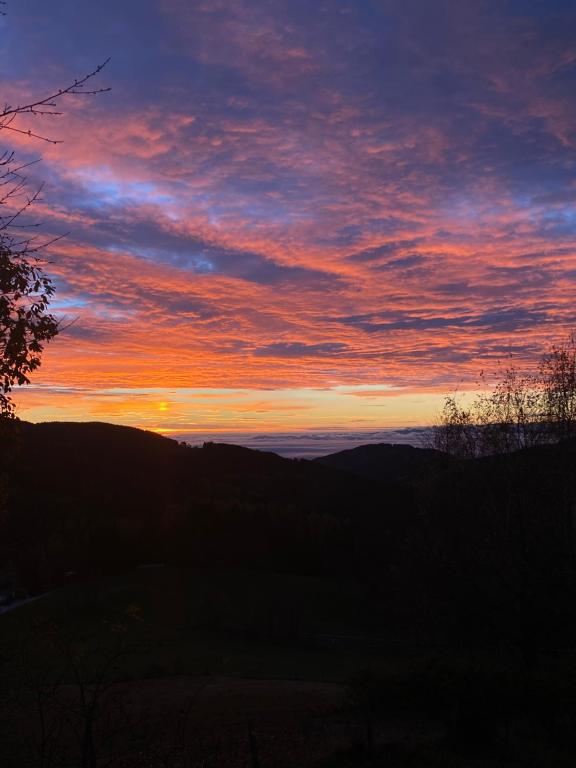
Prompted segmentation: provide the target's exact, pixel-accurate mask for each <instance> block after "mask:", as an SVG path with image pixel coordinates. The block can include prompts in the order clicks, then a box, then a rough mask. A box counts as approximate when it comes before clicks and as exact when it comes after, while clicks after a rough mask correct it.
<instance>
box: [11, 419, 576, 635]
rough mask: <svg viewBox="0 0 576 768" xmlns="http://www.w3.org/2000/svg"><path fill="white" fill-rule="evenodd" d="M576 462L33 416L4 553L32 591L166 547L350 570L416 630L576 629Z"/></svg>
mask: <svg viewBox="0 0 576 768" xmlns="http://www.w3.org/2000/svg"><path fill="white" fill-rule="evenodd" d="M575 468H576V443H565V444H562V445H549V446H542V447H540V448H535V449H531V450H526V451H520V452H518V453H516V454H511V455H506V456H489V457H485V458H482V459H475V460H469V461H455V460H453V459H451V458H449V457H447V456H445V455H443V454H441V453H438V452H436V451H432V450H426V449H418V448H413V447H410V446H406V445H388V444H383V445H368V446H362V447H360V448H355V449H353V450H347V451H342V452H340V453H337V454H333V455H331V456H327V457H323V458H322V459H319V460H315V461H307V460H302V459H285V458H282V457H280V456H277V455H276V454H272V453H263V452H260V451H255V450H251V449H248V448H241V447H238V446H234V445H226V444H216V443H206V444H205V445H204V446H203V447H198V448H191V447H188V446H186V445H183V444H180V443H178V442H176V441H174V440H170V439H167V438H163V437H160V436H158V435H155V434H153V433H150V432H144V431H142V430H137V429H131V428H128V427H118V426H113V425H110V424H100V423H84V424H78V423H72V424H66V423H52V424H50V423H47V424H25V423H22V424H20V439H19V447H18V450H17V452H16V456H15V458H14V461H13V462H12V466H11V468H10V474H11V478H12V490H11V499H10V505H9V509H8V511H7V514H5V515H4V516H3V518H2V520H1V521H0V523H1V534H2V535H1V536H0V563H7V564H8V566H7V567H6V569H5V570H6V574H5V576H4V577H3V578H4V581H5V582H6V583H7V582H8V581H9V580H10V578H12V577H11V576H10V573H14V574H15V575H16V576H15V578H16V580H17V586H18V588H21V589H23V590H24V591H28V592H29V593H32V594H38V593H41V592H45V591H47V590H48V589H51V588H52V587H53V586H55V585H59V584H63V583H66V582H67V580H68V579H69V578H70V574H72V576H71V577H72V578H74V579H78V580H87V579H93V578H99V577H102V576H108V575H110V576H112V575H114V574H118V573H119V572H121V571H123V570H124V571H125V570H130V569H134V568H137V567H138V566H140V565H145V564H149V563H164V564H166V565H167V566H172V567H176V568H189V567H193V568H215V569H226V570H227V571H229V572H247V571H248V570H250V571H251V572H257V573H260V574H262V575H263V576H262V578H264V579H265V578H267V577H266V576H265V575H264V574H270V573H283V574H292V575H297V576H299V577H306V578H308V577H310V576H313V577H322V578H328V579H331V578H338V579H340V578H350V579H352V580H358V581H361V582H362V583H364V584H365V585H367V588H368V589H369V590H370V594H371V595H372V596H373V597H374V599H375V602H376V604H378V605H379V606H381V617H380V619H378V621H382V623H383V625H385V626H387V627H390V626H391V625H393V627H394V631H397V630H398V628H400V627H404V628H405V631H406V632H410V633H412V632H413V633H414V637H418V636H419V635H420V634H421V631H422V629H421V628H422V627H426V628H427V631H430V632H433V633H436V632H438V633H441V634H442V636H443V637H444V638H445V637H446V636H447V635H450V636H453V637H462V636H463V634H464V633H465V632H467V633H468V636H469V637H473V636H477V635H478V633H479V632H486V633H493V634H492V639H491V640H490V642H492V641H493V638H494V633H495V632H504V634H505V635H506V637H509V638H511V637H512V636H513V633H514V632H517V633H519V634H520V635H521V641H522V642H527V640H526V638H527V637H529V636H530V635H531V634H532V635H533V636H534V637H536V636H537V635H538V633H541V632H543V631H544V630H546V631H548V630H550V631H551V632H552V635H553V636H554V637H555V638H556V639H555V642H556V641H558V642H560V639H562V642H564V639H565V638H567V637H568V636H570V637H571V636H572V635H571V633H573V636H574V638H575V641H576V609H574V607H573V606H574V605H576V576H575V574H576V525H575V523H574V508H575V503H576V501H575V500H576V490H575V489H576V469H575ZM544 616H546V617H547V618H546V621H543V620H542V618H543V617H544ZM555 617H557V618H555ZM533 622H538V627H535V626H533ZM519 627H521V631H520V630H519ZM503 628H504V629H505V631H504V629H503ZM539 636H540V641H541V642H544V640H542V637H543V634H540V635H539ZM514 642H520V640H514Z"/></svg>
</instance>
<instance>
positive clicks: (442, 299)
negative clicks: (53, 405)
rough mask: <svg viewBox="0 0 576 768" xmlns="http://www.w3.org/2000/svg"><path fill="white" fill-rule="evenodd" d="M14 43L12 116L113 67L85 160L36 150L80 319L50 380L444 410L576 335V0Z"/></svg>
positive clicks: (63, 30) (412, 8)
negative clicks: (499, 367)
mask: <svg viewBox="0 0 576 768" xmlns="http://www.w3.org/2000/svg"><path fill="white" fill-rule="evenodd" d="M135 20H137V21H135ZM9 24H10V27H9V28H10V30H11V31H10V35H9V36H8V42H7V47H6V51H5V52H4V53H3V60H4V61H6V62H8V63H9V66H10V83H9V84H8V85H7V86H6V87H7V95H6V98H9V99H10V100H15V101H18V100H19V98H20V97H23V96H24V95H25V94H30V93H35V92H43V90H44V89H45V88H48V87H50V86H52V85H54V84H60V83H62V82H64V81H65V80H66V77H67V76H68V74H69V73H73V74H74V75H76V74H79V73H80V72H83V71H87V70H89V69H90V68H91V67H92V66H93V64H94V63H96V62H98V61H100V60H101V59H103V58H105V56H107V55H111V56H112V63H111V65H110V66H109V68H107V70H105V72H104V73H103V75H102V82H103V84H105V85H108V84H110V85H112V86H113V90H112V92H111V93H110V94H108V95H105V96H104V95H103V96H102V97H100V98H97V99H94V100H90V101H88V102H81V103H78V102H70V101H68V102H66V104H65V106H66V116H65V117H64V118H63V119H62V120H60V121H56V122H54V123H51V124H50V130H51V131H54V132H55V133H54V135H57V137H58V138H62V139H64V143H63V144H61V145H58V146H55V147H48V146H47V147H43V146H42V147H39V146H36V145H31V144H30V142H29V141H28V140H27V138H26V137H14V141H15V146H16V148H17V150H18V151H19V152H20V153H22V156H23V157H30V158H31V157H33V156H34V155H35V153H38V152H40V151H42V152H43V153H44V163H43V164H41V166H40V167H38V168H36V167H35V168H34V171H33V174H34V177H33V178H32V179H31V181H32V183H34V181H36V180H40V179H41V178H44V179H45V180H46V182H47V184H46V188H45V193H44V198H45V199H44V201H43V202H42V203H41V204H40V205H39V206H38V207H37V213H38V217H39V218H40V219H41V220H42V222H43V227H44V231H45V232H46V234H47V236H50V235H51V234H58V233H61V232H70V236H69V238H68V239H67V240H65V241H63V242H62V243H59V244H58V246H57V247H56V248H54V249H53V251H52V253H51V254H50V259H51V262H52V263H51V264H50V266H49V270H50V272H51V274H53V275H54V276H55V279H56V283H57V288H58V294H57V295H58V300H59V302H60V308H59V311H61V312H62V313H64V314H67V315H71V316H72V317H74V318H76V319H75V322H74V324H73V326H72V327H71V328H69V329H68V330H67V331H66V332H64V333H63V334H62V335H61V337H60V338H59V339H57V340H56V341H55V343H54V344H53V345H51V346H50V348H49V350H48V354H47V355H46V358H45V362H44V366H43V368H42V369H41V371H40V372H39V374H38V377H37V378H38V381H39V382H42V383H45V384H46V385H48V384H50V385H53V386H62V385H63V384H67V383H70V382H73V383H74V384H75V385H77V386H86V387H110V386H123V387H132V386H135V385H139V386H160V387H170V386H175V387H190V386H202V387H218V386H219V385H221V383H222V381H223V379H224V380H225V381H226V382H227V384H228V385H229V386H232V387H241V388H242V387H248V388H261V389H267V388H271V387H302V386H307V387H317V388H318V389H319V390H321V389H322V388H326V387H330V386H333V385H334V384H346V385H360V384H366V385H370V384H374V383H377V384H379V385H381V384H384V385H394V386H405V387H408V388H411V387H414V386H416V387H419V388H421V389H422V390H426V391H428V390H430V391H437V389H438V388H439V387H442V386H445V387H450V386H451V384H452V382H454V381H460V380H463V379H464V380H470V379H471V380H475V376H476V374H477V372H478V370H479V369H480V368H481V367H484V365H485V364H486V363H490V362H491V361H494V360H496V359H497V358H498V356H500V355H502V350H506V349H509V348H510V345H513V346H514V345H515V349H516V351H517V354H518V355H519V356H520V357H521V358H522V359H523V360H526V361H527V360H529V359H534V358H535V357H536V356H537V355H538V353H539V351H540V350H541V349H542V348H543V347H544V346H545V345H546V344H547V343H548V341H550V340H553V339H556V338H559V337H561V336H562V335H564V334H565V333H566V332H567V331H568V330H569V329H570V328H571V326H572V325H573V324H574V322H575V320H576V317H575V312H574V309H573V307H574V274H575V273H576V215H575V213H574V194H575V192H574V180H573V178H574V167H575V166H574V163H575V154H574V152H575V150H576V132H575V129H574V126H575V125H576V106H575V102H574V98H573V93H574V87H575V86H576V53H575V51H576V35H575V33H574V29H576V14H575V11H574V8H573V7H572V4H571V3H568V2H560V1H559V0H558V1H557V2H550V3H542V2H540V1H539V0H525V1H523V2H516V1H515V0H514V2H512V0H510V1H507V2H505V3H502V2H496V0H486V2H483V3H454V2H452V1H451V0H438V2H435V3H433V4H431V3H429V2H426V1H425V0H406V2H403V3H400V2H397V0H376V2H374V1H373V0H370V1H369V0H358V1H355V2H351V0H335V1H334V2H333V1H332V0H330V1H328V0H320V1H319V2H317V3H309V2H305V1H304V0H294V2H292V0H291V1H290V2H288V0H270V2H267V3H261V2H257V0H234V1H231V0H230V1H229V0H213V1H212V0H211V2H195V3H189V2H184V0H162V2H156V0H154V1H153V0H143V2H138V3H136V2H135V0H127V2H126V3H117V2H116V3H113V2H112V0H103V2H102V3H100V4H99V5H98V7H96V6H90V5H86V7H85V8H83V10H82V12H81V13H78V12H77V8H76V4H75V3H73V2H72V0H62V3H59V4H58V7H57V8H55V7H51V8H50V9H49V10H47V9H46V8H45V5H44V4H43V3H41V2H40V0H22V2H21V3H18V6H17V7H16V6H15V8H14V9H13V13H11V15H10V19H9ZM70 40H75V41H79V42H78V45H70ZM516 333H520V334H521V337H522V340H521V342H517V341H515V339H514V334H516Z"/></svg>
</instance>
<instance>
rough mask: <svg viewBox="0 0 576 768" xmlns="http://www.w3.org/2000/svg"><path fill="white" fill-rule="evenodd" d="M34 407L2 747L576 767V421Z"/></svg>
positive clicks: (235, 759)
mask: <svg viewBox="0 0 576 768" xmlns="http://www.w3.org/2000/svg"><path fill="white" fill-rule="evenodd" d="M10 429H13V430H16V431H15V433H14V434H13V435H12V444H13V445H15V446H16V449H15V450H14V451H11V452H10V455H8V454H7V455H5V456H4V459H3V462H4V469H5V470H6V471H8V472H9V474H10V477H11V492H10V497H9V500H8V503H7V504H6V505H5V507H4V510H5V511H4V513H3V519H2V537H1V540H0V549H1V562H2V564H3V565H2V572H1V578H0V582H1V585H2V586H1V589H0V595H1V599H2V601H3V602H4V603H5V605H4V609H6V608H12V609H11V610H7V611H5V613H4V615H1V616H0V661H1V667H0V674H1V676H2V686H1V689H0V690H1V695H0V707H1V717H0V754H1V755H2V765H3V766H12V765H13V766H42V768H52V767H53V766H54V767H55V766H63V767H64V766H66V767H67V766H82V768H96V767H97V768H101V767H103V766H108V765H120V766H126V767H127V768H128V767H131V766H174V768H177V767H178V766H183V767H184V766H186V767H188V768H190V767H191V766H215V767H217V766H228V765H230V766H250V768H254V766H261V768H266V767H267V766H318V767H319V766H326V768H328V767H329V766H362V765H366V766H402V767H403V766H423V767H424V768H425V767H426V766H442V767H443V768H444V767H445V766H508V765H525V766H564V765H565V766H568V765H570V766H571V765H573V763H574V758H575V755H576V745H575V744H574V737H573V734H574V730H575V726H576V573H575V569H576V539H575V535H576V531H575V530H574V526H575V510H576V472H575V467H576V462H575V460H576V442H574V441H572V440H565V441H562V442H559V443H555V444H541V445H534V446H533V447H530V448H525V449H522V450H519V451H511V452H508V453H506V454H491V455H489V456H484V457H481V456H480V457H478V458H472V459H471V458H468V459H462V458H459V457H457V456H450V455H448V454H445V453H439V452H437V451H434V450H431V449H426V450H423V449H422V450H421V449H416V448H411V449H410V448H406V447H402V446H388V445H383V446H370V447H364V448H360V449H356V450H353V451H347V452H345V453H343V454H339V455H336V456H332V457H328V458H326V459H323V460H319V461H314V462H310V461H304V460H287V459H282V458H280V457H278V456H276V455H273V454H265V453H260V452H257V451H251V450H248V449H243V448H239V447H235V446H229V445H216V444H207V445H205V446H204V447H203V448H190V447H188V446H186V445H182V444H178V443H176V442H174V441H171V440H167V439H165V438H162V437H159V436H156V435H153V434H150V433H145V432H141V431H138V430H134V429H129V428H125V427H115V426H111V425H106V424H64V423H58V424H56V423H55V424H39V425H32V424H26V423H21V422H17V421H12V422H11V425H10ZM394 479H395V480H396V481H394ZM31 598H37V599H32V600H31ZM26 600H28V601H29V602H28V603H27V604H23V605H20V607H18V608H14V605H16V604H17V603H18V601H22V602H25V601H26Z"/></svg>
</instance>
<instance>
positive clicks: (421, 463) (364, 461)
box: [316, 443, 455, 483]
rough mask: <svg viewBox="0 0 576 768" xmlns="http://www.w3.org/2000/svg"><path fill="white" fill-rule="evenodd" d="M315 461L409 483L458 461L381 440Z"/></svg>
mask: <svg viewBox="0 0 576 768" xmlns="http://www.w3.org/2000/svg"><path fill="white" fill-rule="evenodd" d="M316 461H317V462H318V463H319V464H323V465H324V466H327V467H332V468H333V469H341V470H345V471H347V472H354V473H355V474H357V475H366V476H368V477H372V478H375V479H377V480H380V481H382V482H385V483H406V482H412V481H413V480H417V479H418V478H419V477H421V476H422V475H429V474H431V473H437V472H441V471H442V470H445V469H448V468H450V467H452V466H453V465H454V464H455V461H454V460H453V459H452V458H451V457H450V456H448V455H447V454H445V453H441V452H440V451H435V450H433V449H430V448H415V447H414V446H412V445H398V444H392V443H378V444H375V445H360V446H358V447H357V448H351V449H349V450H346V451H339V452H338V453H332V454H329V455H328V456H322V457H320V458H318V459H316Z"/></svg>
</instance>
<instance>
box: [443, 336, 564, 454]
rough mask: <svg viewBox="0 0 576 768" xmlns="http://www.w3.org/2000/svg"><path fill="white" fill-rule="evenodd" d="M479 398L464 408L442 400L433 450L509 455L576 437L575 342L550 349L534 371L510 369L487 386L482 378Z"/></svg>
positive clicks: (456, 400) (451, 398) (453, 398)
mask: <svg viewBox="0 0 576 768" xmlns="http://www.w3.org/2000/svg"><path fill="white" fill-rule="evenodd" d="M481 390H482V391H481V392H480V393H479V394H478V395H477V396H476V398H475V399H474V401H473V402H472V403H471V405H469V406H466V405H463V404H462V401H461V400H460V399H459V398H458V397H457V396H456V395H451V396H449V397H447V398H446V400H445V402H444V407H443V410H442V412H441V414H440V416H439V419H438V423H437V425H436V426H435V428H434V429H433V433H432V440H431V443H432V445H433V446H434V447H435V448H437V449H438V450H440V451H444V452H446V453H450V454H452V455H455V456H460V457H463V458H471V457H474V456H483V455H486V454H490V453H510V452H512V451H518V450H521V449H522V448H529V447H531V446H535V445H544V444H546V443H556V442H560V441H562V440H569V439H571V438H573V437H575V436H576V344H575V341H574V337H571V339H570V340H569V341H568V342H567V343H565V344H560V345H553V346H552V347H551V348H550V349H549V350H548V351H547V352H546V353H545V354H544V355H543V356H542V358H541V360H540V363H539V365H538V366H537V369H536V371H528V372H521V371H519V370H517V369H516V368H514V367H509V368H507V369H504V370H502V371H500V372H499V373H498V374H497V375H496V382H495V384H494V385H492V386H491V385H490V382H489V381H488V380H487V377H486V376H484V375H482V376H481Z"/></svg>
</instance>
